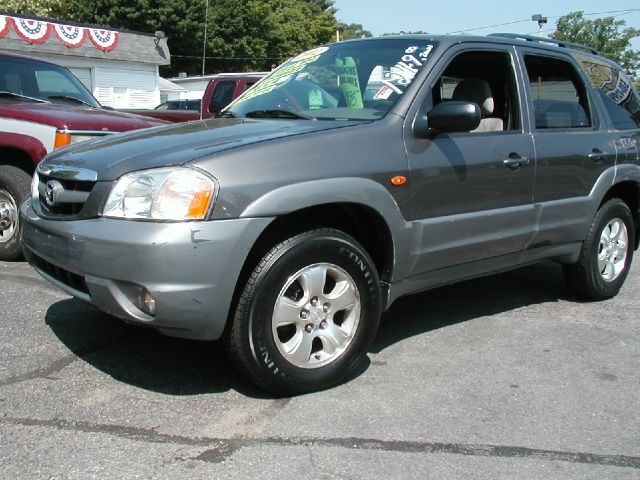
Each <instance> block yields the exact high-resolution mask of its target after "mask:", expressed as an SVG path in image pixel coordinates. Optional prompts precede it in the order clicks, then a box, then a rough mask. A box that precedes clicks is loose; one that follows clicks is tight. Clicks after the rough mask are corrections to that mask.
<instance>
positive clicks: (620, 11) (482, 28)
mask: <svg viewBox="0 0 640 480" xmlns="http://www.w3.org/2000/svg"><path fill="white" fill-rule="evenodd" d="M633 12H640V8H627V9H625V10H609V11H606V12H590V13H583V15H584V16H585V17H589V16H593V15H606V14H609V13H619V14H620V15H616V16H618V17H620V16H622V15H628V14H630V13H633ZM563 16H564V15H555V16H550V17H547V18H560V17H563ZM530 21H531V19H530V18H526V19H524V20H514V21H513V22H506V23H497V24H495V25H487V26H485V27H475V28H467V29H465V30H456V31H454V32H447V33H446V35H451V34H454V33H464V32H473V31H476V30H485V29H487V28H496V27H504V26H505V25H515V24H516V23H524V22H530ZM535 33H538V32H537V31H536V32H535Z"/></svg>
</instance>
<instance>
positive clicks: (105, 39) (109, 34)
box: [88, 28, 118, 52]
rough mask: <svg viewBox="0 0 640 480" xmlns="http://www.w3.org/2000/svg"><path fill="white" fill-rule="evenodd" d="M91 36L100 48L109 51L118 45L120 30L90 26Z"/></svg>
mask: <svg viewBox="0 0 640 480" xmlns="http://www.w3.org/2000/svg"><path fill="white" fill-rule="evenodd" d="M88 30H89V38H91V41H92V42H93V44H94V45H95V46H96V48H97V49H98V50H102V51H103V52H108V51H109V50H113V49H114V48H116V45H118V32H114V31H112V30H100V29H98V28H89V29H88Z"/></svg>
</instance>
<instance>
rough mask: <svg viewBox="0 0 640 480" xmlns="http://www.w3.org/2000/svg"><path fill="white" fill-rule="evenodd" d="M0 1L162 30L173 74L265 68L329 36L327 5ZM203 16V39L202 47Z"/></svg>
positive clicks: (324, 1) (331, 21)
mask: <svg viewBox="0 0 640 480" xmlns="http://www.w3.org/2000/svg"><path fill="white" fill-rule="evenodd" d="M206 2H207V0H193V1H192V0H137V1H136V0H133V1H132V0H67V1H63V0H0V10H6V11H10V12H15V13H22V14H30V15H34V16H44V17H48V18H54V19H60V20H69V21H75V22H80V23H90V24H96V25H101V26H104V27H110V28H113V29H117V30H133V31H140V32H155V31H156V30H162V31H164V32H165V34H166V36H167V39H168V44H169V48H170V51H171V66H170V67H163V71H162V73H163V75H167V76H171V75H175V74H177V73H178V72H180V71H185V72H187V73H189V74H192V75H193V74H199V73H201V72H202V54H203V45H204V44H205V43H206V57H207V58H206V63H205V72H206V73H211V72H212V71H244V70H268V69H270V67H271V66H272V65H273V64H279V63H280V62H282V61H283V60H285V59H287V58H289V57H291V56H293V55H296V54H297V53H299V52H300V51H302V50H306V49H309V48H312V47H314V46H317V45H320V44H322V43H327V42H330V41H332V40H333V39H334V36H335V31H336V27H337V20H336V18H335V12H336V9H335V8H334V7H333V0H209V1H208V8H207V3H206ZM205 11H206V12H207V15H206V22H207V38H206V42H205V38H204V30H205V28H204V27H205Z"/></svg>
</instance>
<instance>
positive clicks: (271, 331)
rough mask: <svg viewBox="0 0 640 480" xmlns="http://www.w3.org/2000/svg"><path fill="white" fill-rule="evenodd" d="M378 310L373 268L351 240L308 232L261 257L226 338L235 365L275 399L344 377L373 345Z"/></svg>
mask: <svg viewBox="0 0 640 480" xmlns="http://www.w3.org/2000/svg"><path fill="white" fill-rule="evenodd" d="M380 313H381V300H380V284H379V280H378V274H377V271H376V269H375V267H374V265H373V262H372V260H371V259H370V258H369V255H368V254H367V253H366V251H365V250H364V249H363V248H362V247H361V246H360V245H359V244H358V242H357V241H356V240H354V239H353V238H351V237H350V236H348V235H346V234H344V233H343V232H340V231H337V230H333V229H318V230H310V231H307V232H304V233H301V234H299V235H296V236H293V237H291V238H289V239H287V240H285V241H283V242H280V243H278V244H277V245H275V246H274V247H273V248H271V249H270V250H269V252H268V253H267V254H266V255H265V256H264V257H262V259H261V260H260V262H258V264H257V265H256V266H255V268H254V269H253V272H252V273H251V275H250V276H249V279H248V280H247V282H246V284H245V285H244V288H243V289H242V293H241V295H240V297H239V300H238V302H237V306H236V310H235V314H234V315H233V318H232V319H231V323H230V325H229V327H228V331H227V335H226V344H227V349H228V351H229V353H230V356H231V358H232V360H233V361H234V363H235V364H236V366H237V367H239V369H240V370H241V371H242V372H243V373H244V374H245V375H246V376H247V377H248V378H249V379H250V380H252V381H253V382H254V383H255V384H256V385H258V386H259V387H261V388H263V389H265V390H268V391H270V392H272V393H275V394H278V395H288V394H295V393H303V392H309V391H313V390H318V389H321V388H324V387H328V386H330V385H334V384H336V383H338V382H340V381H342V380H344V379H345V378H346V377H347V376H348V375H350V374H351V373H353V371H354V370H355V369H356V368H357V367H358V365H359V364H360V362H361V361H362V360H363V358H364V356H365V355H366V352H367V348H368V347H369V345H370V343H371V341H372V340H373V338H374V336H375V333H376V330H377V327H378V323H379V320H380Z"/></svg>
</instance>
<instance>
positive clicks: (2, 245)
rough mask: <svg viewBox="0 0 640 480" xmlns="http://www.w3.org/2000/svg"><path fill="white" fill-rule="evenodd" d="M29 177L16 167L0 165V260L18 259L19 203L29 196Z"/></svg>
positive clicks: (19, 248) (20, 254) (20, 249)
mask: <svg viewBox="0 0 640 480" xmlns="http://www.w3.org/2000/svg"><path fill="white" fill-rule="evenodd" d="M30 185H31V178H30V177H29V175H28V174H27V173H26V172H24V171H23V170H20V169H19V168H17V167H14V166H11V165H0V260H18V259H19V258H20V257H21V256H22V247H21V245H20V218H19V210H18V209H19V208H20V204H21V203H22V202H23V201H24V200H25V199H26V198H27V197H28V196H29V192H30V190H31V188H30Z"/></svg>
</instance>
